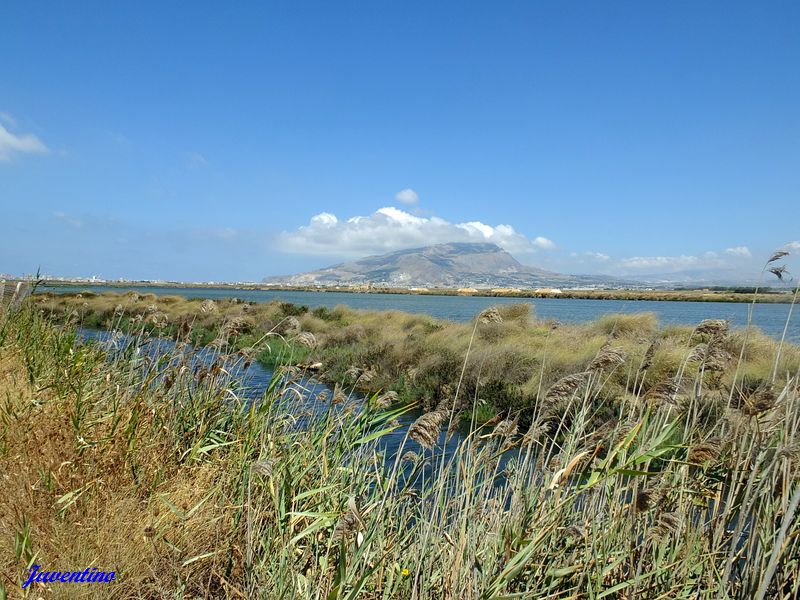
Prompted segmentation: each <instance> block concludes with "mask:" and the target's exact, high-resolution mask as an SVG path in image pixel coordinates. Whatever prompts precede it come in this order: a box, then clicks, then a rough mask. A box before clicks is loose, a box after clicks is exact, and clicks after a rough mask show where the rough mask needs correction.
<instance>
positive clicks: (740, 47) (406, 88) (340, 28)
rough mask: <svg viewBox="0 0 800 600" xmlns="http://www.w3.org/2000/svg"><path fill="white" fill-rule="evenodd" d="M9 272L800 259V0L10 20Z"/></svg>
mask: <svg viewBox="0 0 800 600" xmlns="http://www.w3.org/2000/svg"><path fill="white" fill-rule="evenodd" d="M0 19H2V22H3V34H2V35H1V36H0V57H2V59H1V60H2V65H3V69H2V75H0V204H1V205H2V235H0V272H6V273H12V274H19V273H24V272H31V271H35V270H36V269H37V268H38V267H41V268H42V270H43V271H45V272H47V273H52V274H59V275H92V274H98V275H101V276H104V277H130V278H172V279H182V280H229V281H233V280H258V279H260V278H262V277H264V276H267V275H272V274H279V273H288V272H294V271H297V270H302V269H308V268H312V267H319V266H324V265H327V264H330V263H332V262H335V261H337V260H339V259H342V258H349V257H354V256H361V255H365V254H370V253H375V252H382V251H385V250H390V249H396V248H402V247H409V246H415V245H424V244H426V243H432V242H438V241H452V240H462V239H463V240H488V241H494V242H497V243H499V244H500V245H502V246H503V247H505V248H507V249H508V250H510V251H511V252H512V253H513V254H514V255H515V256H516V257H517V258H518V259H520V260H521V261H522V262H524V263H527V264H533V265H537V266H542V267H546V268H552V269H557V270H563V271H568V272H587V273H597V272H605V273H611V274H635V273H658V272H668V271H675V270H682V269H701V268H702V269H706V268H713V269H736V270H739V271H741V272H743V273H748V274H749V273H750V272H752V271H757V270H758V269H759V267H758V266H757V265H759V264H761V263H763V260H764V258H765V256H766V255H768V254H769V252H771V251H772V250H773V249H775V248H777V247H779V246H781V245H784V244H787V243H792V242H795V248H796V249H797V250H800V243H797V240H798V239H800V231H798V222H799V220H798V217H799V216H800V209H798V206H800V202H799V201H798V191H799V190H800V110H799V108H800V69H798V65H800V4H798V3H796V2H762V3H757V2H731V1H726V2H543V1H540V2H533V1H527V2H484V3H477V2H439V3H431V2H408V1H406V2H359V3H356V2H345V1H341V2H318V3H306V2H291V3H289V2H284V3H265V2H258V3H253V4H247V3H245V2H236V3H201V2H195V3H191V8H190V5H189V4H187V3H169V2H152V3H150V2H129V3H121V2H120V3H116V2H115V3H110V2H97V3H91V2H80V3H63V2H50V3H31V2H15V1H8V0H7V1H6V2H4V3H3V4H2V7H1V8H0Z"/></svg>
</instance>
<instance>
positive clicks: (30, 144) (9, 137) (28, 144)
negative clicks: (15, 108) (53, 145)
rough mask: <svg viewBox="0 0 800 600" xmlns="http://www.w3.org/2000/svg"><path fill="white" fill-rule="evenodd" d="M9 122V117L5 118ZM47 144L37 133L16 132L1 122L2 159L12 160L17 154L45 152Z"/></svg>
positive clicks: (0, 142) (0, 153)
mask: <svg viewBox="0 0 800 600" xmlns="http://www.w3.org/2000/svg"><path fill="white" fill-rule="evenodd" d="M3 120H4V121H6V122H8V119H3ZM47 152H49V150H48V148H47V146H45V145H44V144H43V143H42V141H41V140H40V139H39V138H37V137H36V136H35V135H31V134H20V135H17V134H14V133H11V132H10V131H9V130H8V129H6V128H5V126H3V125H2V124H0V161H7V160H11V158H12V157H13V156H14V155H15V154H45V153H47Z"/></svg>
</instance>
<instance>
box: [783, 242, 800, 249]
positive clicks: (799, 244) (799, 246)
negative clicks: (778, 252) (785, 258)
mask: <svg viewBox="0 0 800 600" xmlns="http://www.w3.org/2000/svg"><path fill="white" fill-rule="evenodd" d="M785 247H786V248H787V249H789V250H800V242H797V241H795V242H789V243H788V244H786V246H785Z"/></svg>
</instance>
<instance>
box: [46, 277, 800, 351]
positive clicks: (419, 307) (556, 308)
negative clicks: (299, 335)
mask: <svg viewBox="0 0 800 600" xmlns="http://www.w3.org/2000/svg"><path fill="white" fill-rule="evenodd" d="M39 289H40V290H41V291H48V292H55V293H59V292H62V293H67V292H80V291H84V290H87V289H91V290H92V291H95V292H103V291H114V292H126V291H130V290H133V291H136V292H138V293H140V294H147V293H153V294H156V295H178V296H184V297H187V298H212V299H217V300H218V299H222V298H240V299H242V300H248V301H251V302H270V301H273V300H280V301H282V302H292V303H294V304H304V305H306V306H308V307H310V308H314V307H316V306H326V307H328V308H333V307H334V306H337V305H339V304H344V305H347V306H350V307H352V308H357V309H364V310H402V311H406V312H413V313H424V314H428V315H431V316H433V317H436V318H438V319H449V320H452V321H468V320H470V319H472V318H473V317H474V316H475V315H476V314H478V313H479V312H480V311H481V310H483V309H484V308H486V307H488V306H492V305H496V304H518V303H520V302H526V303H530V304H533V306H534V312H535V314H536V315H537V316H538V317H540V318H545V319H557V320H559V321H563V322H567V323H579V322H583V321H591V320H594V319H597V318H598V317H601V316H603V315H606V314H611V313H641V312H653V313H655V314H656V315H657V316H658V319H659V321H660V323H661V324H662V325H696V324H697V323H699V322H700V321H702V320H703V319H728V320H730V322H731V324H732V325H733V326H734V327H742V326H744V325H746V324H747V315H748V310H749V308H750V305H749V304H745V303H734V302H665V301H657V300H584V299H575V298H535V299H533V298H491V297H488V298H487V297H477V296H418V295H413V294H359V293H353V292H297V291H283V290H235V289H223V288H178V287H121V286H120V287H117V286H42V287H40V288H39ZM790 307H791V305H790V304H756V306H755V308H754V310H753V320H752V322H753V325H755V326H757V327H759V328H760V329H761V330H762V331H763V332H764V333H766V334H767V335H771V336H773V337H775V338H778V339H780V337H781V335H782V334H783V329H784V326H785V325H786V320H787V317H788V316H789V310H790ZM796 312H800V311H796ZM786 339H787V341H791V342H794V343H800V314H793V316H792V320H791V321H790V322H789V328H788V330H787V332H786Z"/></svg>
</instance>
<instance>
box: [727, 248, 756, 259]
mask: <svg viewBox="0 0 800 600" xmlns="http://www.w3.org/2000/svg"><path fill="white" fill-rule="evenodd" d="M725 254H730V255H731V256H741V257H744V258H750V257H751V256H753V255H752V253H751V252H750V248H748V247H747V246H734V247H733V248H728V249H727V250H725Z"/></svg>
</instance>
